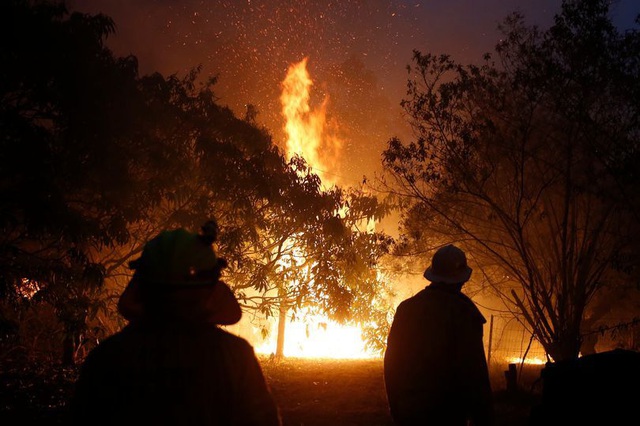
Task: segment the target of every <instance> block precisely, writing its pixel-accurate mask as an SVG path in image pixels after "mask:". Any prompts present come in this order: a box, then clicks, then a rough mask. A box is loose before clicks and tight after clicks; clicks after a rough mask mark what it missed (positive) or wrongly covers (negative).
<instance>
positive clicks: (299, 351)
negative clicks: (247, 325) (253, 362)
mask: <svg viewBox="0 0 640 426" xmlns="http://www.w3.org/2000/svg"><path fill="white" fill-rule="evenodd" d="M284 342H285V343H284V356H286V357H295V358H335V359H363V358H379V357H380V354H378V353H376V352H374V351H370V350H367V349H366V348H365V343H364V340H363V339H362V333H361V331H360V329H359V328H358V327H355V326H346V325H340V324H338V323H336V322H334V321H330V320H327V318H326V317H324V316H319V315H314V316H310V317H307V319H306V320H305V321H288V322H287V326H286V332H285V339H284ZM275 351H276V336H275V335H273V336H272V338H271V339H269V340H268V341H266V342H265V343H263V344H262V345H260V346H257V347H256V353H258V354H264V355H269V354H272V353H275Z"/></svg>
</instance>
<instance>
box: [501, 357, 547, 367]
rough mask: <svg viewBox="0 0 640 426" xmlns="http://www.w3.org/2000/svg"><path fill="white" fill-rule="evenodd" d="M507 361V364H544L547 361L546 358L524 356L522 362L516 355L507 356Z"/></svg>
mask: <svg viewBox="0 0 640 426" xmlns="http://www.w3.org/2000/svg"><path fill="white" fill-rule="evenodd" d="M507 362H508V363H509V364H522V363H524V364H529V365H544V364H546V363H547V361H546V360H544V359H542V358H525V359H524V362H523V359H522V358H518V357H514V358H509V359H508V360H507Z"/></svg>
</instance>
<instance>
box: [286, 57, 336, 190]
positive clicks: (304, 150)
mask: <svg viewBox="0 0 640 426" xmlns="http://www.w3.org/2000/svg"><path fill="white" fill-rule="evenodd" d="M307 61H308V58H304V59H303V60H301V61H300V62H298V63H295V64H292V65H291V66H290V67H289V70H288V72H287V76H286V77H285V79H284V81H283V82H282V94H281V95H280V102H281V104H282V114H283V115H284V118H285V121H286V123H285V126H284V130H285V132H286V135H287V141H286V150H287V156H288V158H291V157H293V156H294V155H295V154H298V155H300V156H301V157H303V158H304V159H305V160H306V161H307V163H308V164H309V166H311V168H312V171H313V172H314V173H316V174H317V175H318V176H319V177H320V179H321V180H322V182H323V183H324V184H325V185H327V184H328V185H331V184H336V179H335V175H332V174H331V173H329V170H328V168H329V167H327V165H328V164H332V163H333V162H334V161H335V160H336V159H337V158H338V156H339V150H340V148H341V146H342V142H341V141H340V139H339V138H338V137H336V136H334V135H333V134H332V132H330V131H329V129H328V126H327V122H326V110H327V105H328V102H329V97H328V96H325V97H324V99H323V101H322V103H321V104H320V105H319V106H318V107H317V108H315V109H314V108H312V107H311V87H312V86H313V80H312V79H311V76H310V75H309V72H308V71H307Z"/></svg>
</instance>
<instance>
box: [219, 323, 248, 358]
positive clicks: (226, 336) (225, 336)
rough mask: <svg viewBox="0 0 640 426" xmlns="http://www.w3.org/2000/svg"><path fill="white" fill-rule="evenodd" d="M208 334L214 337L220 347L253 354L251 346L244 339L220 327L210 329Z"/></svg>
mask: <svg viewBox="0 0 640 426" xmlns="http://www.w3.org/2000/svg"><path fill="white" fill-rule="evenodd" d="M210 332H211V334H212V336H215V339H216V340H217V341H218V342H219V343H220V344H222V345H226V346H228V347H232V348H236V349H237V350H243V351H251V352H253V346H252V345H251V343H249V341H248V340H247V339H245V338H244V337H241V336H238V335H236V334H233V333H231V332H229V331H227V330H224V329H222V328H220V327H212V329H211V330H210Z"/></svg>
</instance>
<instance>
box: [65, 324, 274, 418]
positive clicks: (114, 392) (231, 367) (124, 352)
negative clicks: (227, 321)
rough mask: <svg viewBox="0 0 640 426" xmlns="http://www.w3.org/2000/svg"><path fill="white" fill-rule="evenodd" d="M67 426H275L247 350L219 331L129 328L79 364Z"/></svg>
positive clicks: (185, 327)
mask: <svg viewBox="0 0 640 426" xmlns="http://www.w3.org/2000/svg"><path fill="white" fill-rule="evenodd" d="M72 415H73V423H74V424H75V425H80V424H83V425H137V426H143V425H181V426H188V425H265V426H271V425H273V426H277V425H280V418H279V414H278V409H277V407H276V404H275V402H274V400H273V398H272V396H271V394H270V392H269V389H268V388H267V384H266V382H265V379H264V376H263V373H262V370H261V367H260V365H259V363H258V360H257V358H256V356H255V353H254V350H253V347H252V346H250V345H249V343H248V342H246V341H245V340H244V339H242V338H240V337H237V336H234V335H232V334H230V333H227V332H226V331H224V330H222V329H220V328H219V327H217V326H215V325H212V324H206V323H200V324H192V323H183V322H180V321H175V322H172V321H166V322H159V321H153V322H146V323H145V322H144V321H142V320H141V321H136V322H134V323H132V324H130V325H128V326H127V327H125V328H124V329H123V330H122V331H121V332H119V333H117V334H115V335H113V336H111V337H110V338H108V339H106V340H105V341H104V342H102V343H101V344H100V345H99V346H98V347H97V348H95V349H94V350H93V351H92V352H91V353H90V354H89V356H88V357H87V359H86V361H85V363H84V365H83V367H82V370H81V374H80V377H79V380H78V382H77V388H76V396H75V399H74V400H73V402H72Z"/></svg>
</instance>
